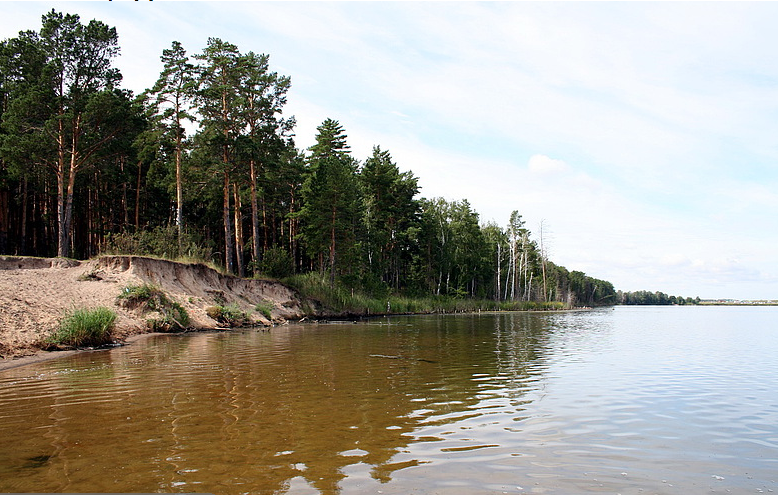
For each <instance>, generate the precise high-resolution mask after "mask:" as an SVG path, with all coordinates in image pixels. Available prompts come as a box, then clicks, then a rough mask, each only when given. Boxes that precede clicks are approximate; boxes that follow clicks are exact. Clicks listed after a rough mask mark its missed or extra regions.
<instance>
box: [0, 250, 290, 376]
mask: <svg viewBox="0 0 778 495" xmlns="http://www.w3.org/2000/svg"><path fill="white" fill-rule="evenodd" d="M144 283H146V284H152V285H156V286H158V287H160V288H161V289H162V290H163V291H164V292H165V293H166V294H167V295H168V296H169V297H170V298H171V299H173V300H174V301H176V302H178V303H179V304H181V305H182V306H183V307H184V308H185V309H186V310H187V312H188V313H189V315H190V317H191V320H192V323H191V324H192V327H193V328H195V329H209V328H217V327H219V326H220V325H219V323H218V322H216V321H215V320H213V319H211V318H210V317H209V316H208V315H207V314H206V311H205V308H207V307H208V306H214V305H217V304H221V305H225V304H228V305H230V304H235V305H237V306H239V307H240V309H241V310H243V311H245V312H246V313H247V314H248V315H249V316H250V318H251V319H252V320H253V321H254V323H255V324H256V325H271V324H274V323H282V322H284V321H286V320H290V319H291V320H294V319H300V318H302V317H303V316H304V311H303V306H302V304H301V301H300V298H299V297H298V295H297V293H296V292H295V291H294V290H292V289H290V288H289V287H287V286H285V285H283V284H281V283H279V282H274V281H267V280H255V279H241V278H238V277H233V276H229V275H223V274H221V273H219V272H217V271H216V270H213V269H212V268H209V267H207V266H205V265H202V264H187V263H178V262H174V261H167V260H160V259H154V258H146V257H142V256H103V257H100V258H95V259H92V260H88V261H76V260H71V259H65V258H27V257H14V256H0V358H1V359H0V369H2V368H5V367H8V365H9V364H10V362H11V361H12V360H14V359H16V358H19V357H22V356H30V355H35V354H37V355H40V354H41V351H39V344H40V343H41V342H42V341H44V340H45V339H46V338H47V337H48V336H49V335H51V333H52V332H54V330H55V329H56V328H57V326H58V324H59V321H60V319H61V318H62V316H63V315H64V313H65V312H66V311H68V310H70V309H73V308H93V307H97V306H105V307H109V308H111V309H113V310H114V311H115V312H116V314H117V316H118V317H117V320H116V331H115V335H116V337H117V338H119V339H120V340H125V339H126V338H127V337H129V336H132V335H138V334H142V333H147V332H148V328H147V326H146V319H147V318H148V317H149V316H151V315H149V314H143V313H142V312H140V311H139V310H130V309H126V308H123V307H121V306H119V305H118V304H117V302H116V301H117V296H118V295H119V294H120V293H121V291H122V290H123V289H124V288H125V287H127V286H129V285H140V284H144ZM258 304H263V305H266V306H267V305H269V306H272V310H271V317H272V321H269V320H268V319H267V318H265V317H264V316H263V315H262V314H261V313H260V312H258V311H256V309H255V308H256V306H257V305H258Z"/></svg>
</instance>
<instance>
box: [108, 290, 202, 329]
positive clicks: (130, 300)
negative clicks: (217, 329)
mask: <svg viewBox="0 0 778 495" xmlns="http://www.w3.org/2000/svg"><path fill="white" fill-rule="evenodd" d="M117 299H119V301H120V303H121V304H123V305H124V306H125V307H128V308H141V309H142V311H144V312H145V311H156V312H158V313H160V314H161V315H162V318H161V319H158V318H149V319H148V320H146V323H147V325H148V326H149V328H150V329H151V330H153V331H155V332H174V331H181V330H186V329H187V328H188V327H189V322H190V320H189V313H187V311H186V309H184V307H183V306H181V305H180V304H179V303H177V302H175V301H172V300H170V298H169V297H168V296H167V294H165V293H164V292H163V291H162V289H160V288H159V287H156V286H153V285H149V284H143V285H130V286H127V287H125V288H124V290H122V293H121V294H119V296H118V298H117Z"/></svg>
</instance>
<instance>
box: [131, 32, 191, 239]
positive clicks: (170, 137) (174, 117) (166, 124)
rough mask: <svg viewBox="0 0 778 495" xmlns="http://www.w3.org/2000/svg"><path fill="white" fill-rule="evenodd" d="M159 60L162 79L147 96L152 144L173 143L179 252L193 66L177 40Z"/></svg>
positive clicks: (181, 234) (145, 94) (160, 78)
mask: <svg viewBox="0 0 778 495" xmlns="http://www.w3.org/2000/svg"><path fill="white" fill-rule="evenodd" d="M160 60H161V61H162V63H163V64H164V66H163V68H162V72H161V73H160V75H159V79H157V81H156V82H155V83H154V86H153V87H152V88H151V89H149V90H147V91H146V92H145V93H144V95H143V96H144V98H145V99H147V100H148V102H149V107H150V113H151V121H152V124H153V127H152V128H151V130H150V132H151V133H153V136H154V139H153V142H154V144H156V146H157V147H159V146H163V145H164V143H165V142H170V143H172V146H171V147H172V148H173V159H174V162H175V177H176V227H177V231H178V237H179V241H178V242H179V250H180V248H181V238H182V237H183V224H184V219H183V203H184V187H183V175H182V156H183V153H184V144H185V139H186V130H185V129H184V124H185V123H186V122H190V123H193V122H194V121H195V117H194V115H193V114H192V113H191V110H192V107H191V105H192V103H193V100H194V96H195V84H196V81H195V73H194V69H195V68H194V65H192V64H191V63H190V62H189V57H188V56H187V55H186V50H185V49H184V47H183V46H182V45H181V43H180V42H178V41H174V42H173V43H172V45H171V47H170V48H166V49H164V50H162V56H161V57H160Z"/></svg>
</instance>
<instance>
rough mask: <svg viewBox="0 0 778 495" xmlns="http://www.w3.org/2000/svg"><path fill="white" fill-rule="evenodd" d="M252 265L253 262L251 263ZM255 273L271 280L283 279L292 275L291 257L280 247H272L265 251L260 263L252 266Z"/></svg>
mask: <svg viewBox="0 0 778 495" xmlns="http://www.w3.org/2000/svg"><path fill="white" fill-rule="evenodd" d="M252 263H253V262H252ZM253 269H254V270H255V272H258V273H262V274H264V275H267V276H269V277H273V278H284V277H288V276H289V275H291V274H292V271H293V264H292V256H291V255H290V254H289V253H288V252H287V251H286V249H284V248H282V247H274V248H270V249H268V250H267V251H265V254H264V255H263V256H262V261H260V262H259V263H258V264H256V265H255V266H253Z"/></svg>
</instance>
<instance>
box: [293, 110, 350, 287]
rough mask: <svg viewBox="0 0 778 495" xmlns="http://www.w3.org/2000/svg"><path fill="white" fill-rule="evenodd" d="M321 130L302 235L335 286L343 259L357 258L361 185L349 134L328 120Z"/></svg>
mask: <svg viewBox="0 0 778 495" xmlns="http://www.w3.org/2000/svg"><path fill="white" fill-rule="evenodd" d="M317 130H318V131H319V133H318V134H317V136H316V144H315V145H313V146H312V147H311V148H310V149H311V152H312V155H311V157H310V158H309V170H310V172H309V173H310V175H309V176H308V178H307V179H306V181H305V184H304V185H303V191H302V193H303V200H304V204H305V206H303V208H302V211H301V216H302V218H303V220H304V226H303V232H302V234H303V238H304V240H305V243H306V246H307V248H308V252H309V254H310V255H311V257H314V258H315V257H318V258H319V269H320V270H321V271H324V269H325V266H326V267H327V268H329V270H330V284H331V285H334V284H335V278H336V276H337V275H338V274H339V273H340V264H339V262H340V260H341V258H344V259H343V261H347V260H349V259H350V258H351V257H352V256H353V254H354V252H353V250H354V248H355V245H354V244H355V242H356V225H357V220H358V218H359V202H358V201H359V197H360V196H359V184H358V182H357V176H356V171H357V166H356V163H355V161H354V160H353V159H352V158H351V156H350V155H349V151H348V145H347V144H346V133H345V131H344V130H343V127H342V126H341V125H340V123H339V122H337V121H335V120H332V119H327V120H325V121H324V122H323V123H322V125H320V126H319V127H318V128H317ZM325 252H326V253H327V255H328V262H327V263H326V265H325V263H324V254H325ZM342 264H343V265H345V264H346V263H342Z"/></svg>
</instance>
